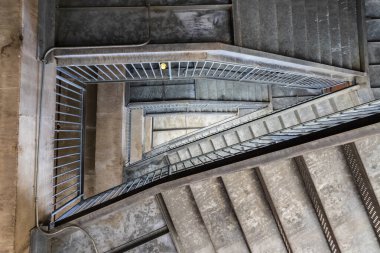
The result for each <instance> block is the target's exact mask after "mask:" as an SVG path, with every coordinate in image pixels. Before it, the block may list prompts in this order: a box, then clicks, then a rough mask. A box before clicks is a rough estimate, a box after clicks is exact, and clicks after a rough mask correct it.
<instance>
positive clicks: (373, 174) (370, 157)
mask: <svg viewBox="0 0 380 253" xmlns="http://www.w3.org/2000/svg"><path fill="white" fill-rule="evenodd" d="M355 144H356V148H357V150H358V153H359V155H360V158H361V160H362V162H363V165H364V168H365V169H366V172H367V175H368V177H369V180H370V182H371V184H372V187H373V190H374V191H375V194H376V197H377V199H378V201H379V200H380V183H379V181H380V163H379V162H378V160H379V154H380V153H379V152H380V135H375V136H370V137H366V138H363V139H360V140H358V141H356V142H355Z"/></svg>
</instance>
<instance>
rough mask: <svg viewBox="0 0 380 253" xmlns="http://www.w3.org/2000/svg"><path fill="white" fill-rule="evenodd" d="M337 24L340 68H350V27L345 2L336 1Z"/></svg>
mask: <svg viewBox="0 0 380 253" xmlns="http://www.w3.org/2000/svg"><path fill="white" fill-rule="evenodd" d="M338 3H339V24H340V37H341V47H342V67H344V68H349V69H350V68H351V66H352V64H351V51H350V49H351V47H350V33H351V29H352V25H351V24H350V23H349V17H348V16H349V10H348V2H347V0H338Z"/></svg>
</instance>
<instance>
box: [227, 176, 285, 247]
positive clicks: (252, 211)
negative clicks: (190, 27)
mask: <svg viewBox="0 0 380 253" xmlns="http://www.w3.org/2000/svg"><path fill="white" fill-rule="evenodd" d="M223 182H224V184H225V186H226V189H227V192H228V195H229V197H230V199H231V202H232V205H233V208H234V210H235V212H236V216H237V218H238V219H239V222H240V224H241V227H242V229H243V231H244V234H245V237H246V238H247V241H248V244H249V247H250V250H251V252H257V253H260V252H286V248H285V246H284V243H283V241H282V238H281V235H280V233H279V231H278V229H277V226H276V223H275V221H274V219H273V216H272V214H271V211H270V209H269V206H268V204H267V202H266V200H265V197H264V194H263V191H262V189H261V186H260V182H259V181H258V179H257V177H256V175H255V174H254V172H253V171H252V170H247V171H241V172H237V173H233V174H228V175H225V176H223Z"/></svg>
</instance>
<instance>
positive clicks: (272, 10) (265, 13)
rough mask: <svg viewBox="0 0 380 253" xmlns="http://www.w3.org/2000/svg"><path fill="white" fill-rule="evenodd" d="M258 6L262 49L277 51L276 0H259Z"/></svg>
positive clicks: (271, 51)
mask: <svg viewBox="0 0 380 253" xmlns="http://www.w3.org/2000/svg"><path fill="white" fill-rule="evenodd" d="M256 8H257V7H256ZM258 8H259V17H260V23H259V24H260V37H259V38H260V41H261V43H260V50H261V51H265V52H269V53H277V52H278V32H277V26H278V23H277V13H276V0H259V5H258ZM245 11H249V10H245ZM250 26H251V25H250ZM268 31H270V32H268Z"/></svg>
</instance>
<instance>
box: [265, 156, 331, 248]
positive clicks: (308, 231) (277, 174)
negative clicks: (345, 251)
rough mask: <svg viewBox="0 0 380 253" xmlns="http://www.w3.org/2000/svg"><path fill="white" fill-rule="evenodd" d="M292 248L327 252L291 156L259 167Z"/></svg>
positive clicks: (324, 241) (315, 217)
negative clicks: (290, 158)
mask: <svg viewBox="0 0 380 253" xmlns="http://www.w3.org/2000/svg"><path fill="white" fill-rule="evenodd" d="M260 171H261V173H262V175H263V178H264V181H265V183H266V186H267V188H268V191H269V193H270V195H271V197H272V199H273V202H274V206H275V208H276V210H277V213H278V215H279V218H280V220H281V223H282V226H283V228H284V230H285V233H286V235H287V237H288V240H289V243H290V246H291V247H292V249H293V251H294V252H328V251H329V248H328V245H327V243H326V240H325V238H324V236H323V233H322V230H321V227H320V225H319V222H318V219H317V216H316V215H315V213H314V210H313V207H312V205H311V203H310V200H309V198H308V196H307V195H306V192H305V190H304V186H303V183H302V181H301V179H300V176H299V174H298V171H297V168H296V167H295V164H294V162H293V161H291V160H284V161H280V162H275V163H270V164H267V165H264V166H261V167H260Z"/></svg>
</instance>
